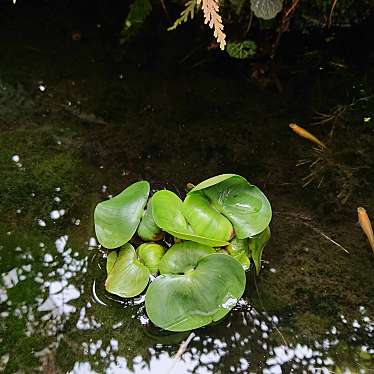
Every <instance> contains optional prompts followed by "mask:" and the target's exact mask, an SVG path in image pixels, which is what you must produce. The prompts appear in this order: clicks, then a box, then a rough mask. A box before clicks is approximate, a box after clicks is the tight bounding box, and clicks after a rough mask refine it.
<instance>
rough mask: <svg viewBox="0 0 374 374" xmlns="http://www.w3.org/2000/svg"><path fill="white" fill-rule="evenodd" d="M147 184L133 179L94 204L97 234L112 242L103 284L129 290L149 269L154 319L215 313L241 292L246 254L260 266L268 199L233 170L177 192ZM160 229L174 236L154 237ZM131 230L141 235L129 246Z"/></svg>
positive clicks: (175, 326) (149, 307)
mask: <svg viewBox="0 0 374 374" xmlns="http://www.w3.org/2000/svg"><path fill="white" fill-rule="evenodd" d="M149 192H150V186H149V183H148V182H146V181H140V182H136V183H134V184H132V185H130V186H129V187H127V188H126V189H125V190H124V191H122V192H121V193H120V194H119V195H117V196H115V197H114V198H112V199H110V200H107V201H103V202H101V203H99V204H98V205H97V206H96V209H95V213H94V219H95V230H96V235H97V238H98V240H99V242H100V244H102V245H103V246H104V247H106V248H108V249H115V250H113V251H110V252H109V254H108V257H107V279H106V282H105V288H106V290H107V291H108V292H110V293H113V294H115V295H118V296H120V297H125V298H130V297H134V296H137V295H139V294H140V293H142V292H143V291H144V290H145V289H146V288H147V286H148V283H149V282H150V279H151V275H152V276H154V277H156V278H155V279H154V280H153V282H151V284H150V285H149V287H148V289H147V291H146V294H145V306H146V311H147V314H148V316H149V318H150V320H151V321H152V322H153V323H154V324H155V325H157V326H159V327H161V328H163V329H166V330H170V331H186V330H190V329H195V328H198V327H201V326H204V325H207V324H209V323H211V322H213V321H218V320H219V319H221V318H223V317H224V316H225V315H226V314H227V313H228V312H229V311H230V310H231V309H232V308H233V307H234V306H235V304H236V302H237V301H238V299H239V298H240V297H241V296H242V294H243V292H244V289H245V284H246V277H245V270H248V269H249V268H250V259H251V258H252V259H253V261H254V264H255V268H256V269H257V273H258V272H259V269H260V262H261V255H262V251H263V248H264V246H265V245H266V243H267V241H268V239H269V238H270V230H269V223H270V220H271V206H270V203H269V201H268V200H267V198H266V196H265V195H264V194H263V193H262V192H261V191H260V190H259V189H258V188H257V187H256V186H253V185H252V184H250V183H249V182H248V181H247V180H246V179H245V178H243V177H241V176H239V175H236V174H222V175H219V176H216V177H213V178H210V179H207V180H205V181H203V182H201V183H200V184H198V185H196V186H194V187H193V188H192V189H191V190H190V191H189V192H188V193H187V196H186V197H185V199H184V200H182V199H180V197H179V196H177V195H176V194H175V193H174V192H172V191H168V190H161V191H157V192H156V193H155V194H154V195H153V196H152V197H151V198H149ZM136 233H137V235H136ZM164 235H169V236H172V237H174V242H175V243H176V244H174V245H172V246H170V244H167V242H166V241H162V242H160V241H161V240H163V237H164ZM136 237H139V238H141V239H142V240H143V241H144V243H143V244H141V245H139V246H138V248H137V249H136V250H135V248H134V247H133V245H132V244H130V241H134V240H135V239H136ZM167 247H170V248H167ZM158 274H159V275H158Z"/></svg>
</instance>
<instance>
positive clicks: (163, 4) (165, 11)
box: [160, 0, 173, 24]
mask: <svg viewBox="0 0 374 374" xmlns="http://www.w3.org/2000/svg"><path fill="white" fill-rule="evenodd" d="M160 3H161V6H162V9H163V10H164V13H165V14H166V18H167V19H168V21H169V22H170V23H171V24H172V23H173V22H172V20H171V18H170V16H169V12H168V10H167V9H166V5H165V2H164V0H160Z"/></svg>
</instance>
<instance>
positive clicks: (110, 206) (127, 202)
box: [94, 181, 149, 249]
mask: <svg viewBox="0 0 374 374" xmlns="http://www.w3.org/2000/svg"><path fill="white" fill-rule="evenodd" d="M148 194H149V183H148V182H146V181H140V182H136V183H134V184H132V185H131V186H129V187H127V188H126V189H125V190H124V191H122V192H121V193H120V194H119V195H117V196H115V197H113V198H112V199H110V200H106V201H102V202H101V203H99V204H97V206H96V208H95V213H94V221H95V231H96V236H97V239H98V240H99V243H100V244H101V245H102V246H104V247H105V248H109V249H113V248H118V247H120V246H121V245H123V244H125V243H127V242H128V241H129V240H130V239H131V238H132V236H133V235H134V234H135V232H136V229H137V228H138V225H139V222H140V219H141V217H142V214H143V211H144V207H145V204H146V203H147V199H148Z"/></svg>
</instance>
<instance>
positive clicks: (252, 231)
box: [190, 175, 272, 239]
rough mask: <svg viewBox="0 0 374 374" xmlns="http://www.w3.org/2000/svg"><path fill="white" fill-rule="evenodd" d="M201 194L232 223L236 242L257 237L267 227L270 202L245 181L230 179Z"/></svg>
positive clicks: (243, 179)
mask: <svg viewBox="0 0 374 374" xmlns="http://www.w3.org/2000/svg"><path fill="white" fill-rule="evenodd" d="M202 191H203V192H204V194H205V195H206V196H207V197H208V199H209V200H210V203H211V205H212V206H213V207H214V208H215V209H217V210H218V211H219V212H221V213H222V214H223V215H225V216H226V217H227V218H228V219H229V220H230V221H231V223H232V224H233V226H234V229H235V234H236V236H237V237H238V239H244V238H248V237H251V236H253V235H256V234H258V233H260V232H262V231H263V230H264V229H265V228H266V227H267V226H268V225H269V222H270V220H271V215H272V213H271V206H270V203H269V200H268V199H267V198H266V196H265V195H264V194H263V193H262V192H261V190H260V189H259V188H258V187H256V186H253V185H251V184H250V183H248V181H247V180H246V179H245V178H243V177H241V176H239V175H236V176H231V177H229V178H226V179H224V180H222V181H221V182H219V183H217V184H214V185H211V186H210V187H208V188H205V189H203V190H202ZM190 193H191V192H190Z"/></svg>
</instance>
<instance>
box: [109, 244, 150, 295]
mask: <svg viewBox="0 0 374 374" xmlns="http://www.w3.org/2000/svg"><path fill="white" fill-rule="evenodd" d="M114 256H115V258H114ZM113 262H114V265H113ZM107 269H108V270H109V273H108V277H107V279H106V282H105V289H106V290H107V291H108V292H110V293H112V294H115V295H118V296H121V297H134V296H136V295H139V294H140V293H141V292H143V291H144V289H145V288H146V287H147V284H148V281H149V276H150V272H149V269H148V268H147V267H146V266H145V265H143V264H142V263H141V262H140V261H139V260H138V259H137V256H136V252H135V249H134V247H133V246H132V245H131V244H130V243H127V244H125V245H124V246H123V247H122V248H121V249H120V250H119V252H118V255H117V252H111V253H110V254H109V256H108V260H107Z"/></svg>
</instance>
